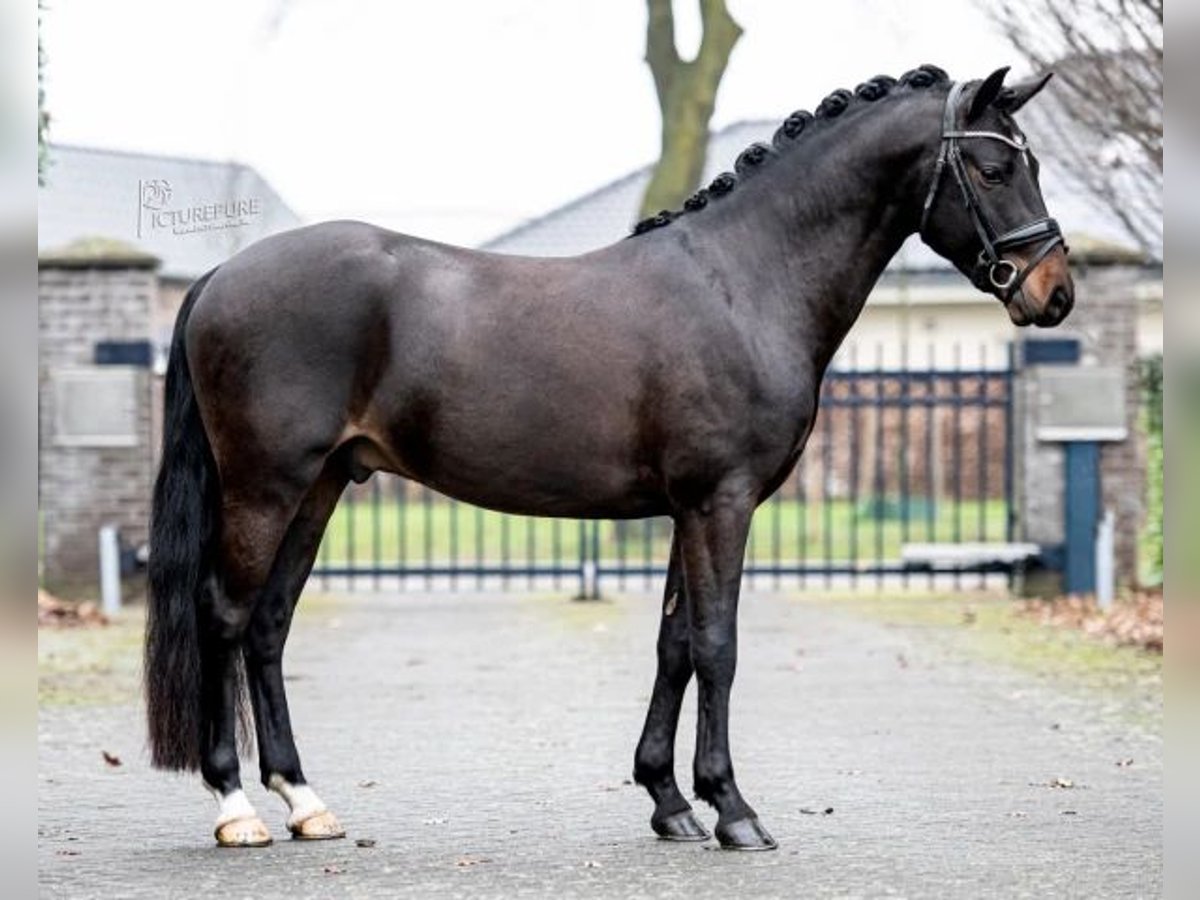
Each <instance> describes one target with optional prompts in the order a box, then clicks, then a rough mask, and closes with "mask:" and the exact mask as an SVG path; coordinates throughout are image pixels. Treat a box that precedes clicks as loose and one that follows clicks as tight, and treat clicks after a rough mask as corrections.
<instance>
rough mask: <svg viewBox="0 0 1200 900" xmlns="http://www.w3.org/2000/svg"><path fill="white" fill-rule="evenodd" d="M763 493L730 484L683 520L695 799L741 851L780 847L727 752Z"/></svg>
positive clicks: (721, 836) (728, 843)
mask: <svg viewBox="0 0 1200 900" xmlns="http://www.w3.org/2000/svg"><path fill="white" fill-rule="evenodd" d="M756 497H757V491H753V490H749V489H747V487H746V486H744V485H727V486H725V487H723V488H720V489H718V490H717V491H716V492H714V494H713V495H712V496H711V497H709V498H707V500H706V501H705V503H704V504H703V506H702V507H701V508H699V509H694V510H688V511H685V512H683V513H681V514H680V515H679V516H678V517H677V521H676V528H677V529H678V531H679V534H680V553H681V557H682V563H683V572H684V580H685V583H686V585H687V592H686V593H687V599H688V612H689V617H690V619H689V623H688V624H689V628H690V632H691V645H692V662H693V664H694V665H695V667H696V680H697V682H698V687H699V690H698V694H699V712H698V716H697V722H696V757H695V762H694V768H693V772H694V775H695V789H696V796H698V797H700V799H702V800H704V801H706V802H707V803H710V804H711V805H713V806H714V807H716V809H717V813H718V819H717V827H716V835H717V839H718V840H719V841H720V842H721V846H723V847H727V848H730V849H737V850H770V849H773V848H774V847H775V846H776V844H775V841H774V840H773V839H772V838H771V836H770V835H769V834H768V833H767V831H766V829H764V828H763V827H762V826H761V825H760V824H759V822H758V817H757V815H756V814H755V812H754V810H753V809H751V807H750V805H749V804H748V803H747V802H746V801H745V800H744V799H743V798H742V795H741V792H740V791H739V790H738V787H737V783H736V781H735V780H734V775H733V761H732V759H731V758H730V753H729V694H730V690H731V689H732V687H733V676H734V671H735V669H736V668H737V607H738V592H739V589H740V587H741V577H742V560H743V555H744V553H745V549H746V537H747V535H748V534H749V530H750V518H751V516H752V515H753V512H754V500H755V498H756Z"/></svg>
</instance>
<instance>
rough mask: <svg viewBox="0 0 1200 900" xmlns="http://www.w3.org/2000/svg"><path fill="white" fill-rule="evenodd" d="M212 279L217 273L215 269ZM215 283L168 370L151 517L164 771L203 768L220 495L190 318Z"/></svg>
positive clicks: (150, 703) (150, 702)
mask: <svg viewBox="0 0 1200 900" xmlns="http://www.w3.org/2000/svg"><path fill="white" fill-rule="evenodd" d="M213 271H216V270H215V269H214V270H213ZM211 276H212V272H208V273H207V274H205V275H203V276H202V277H201V278H199V279H198V280H197V281H196V282H195V283H194V284H193V285H192V286H191V288H189V289H188V292H187V296H186V297H185V298H184V301H183V306H182V307H181V309H180V310H179V316H178V317H177V318H176V320H175V332H174V335H173V336H172V338H171V355H170V360H169V362H168V364H167V379H166V382H167V383H166V398H165V404H164V406H165V410H164V416H163V447H162V462H161V464H160V466H159V470H158V479H157V481H156V482H155V484H154V499H153V505H152V508H151V514H150V559H149V602H148V608H147V616H146V656H145V670H144V679H145V690H146V714H147V721H148V723H149V734H150V759H151V762H152V763H153V764H154V766H155V767H157V768H160V769H185V770H195V769H196V768H198V767H199V764H200V737H201V730H200V729H201V725H200V703H201V684H200V626H199V622H198V620H197V611H198V610H197V606H198V603H199V600H200V594H201V591H204V590H206V589H207V586H206V582H208V580H209V579H210V578H211V577H212V576H213V575H214V574H215V572H216V553H217V544H218V540H219V537H220V530H221V521H220V509H221V507H220V502H221V495H220V488H219V485H218V480H217V468H216V462H215V460H214V459H213V455H212V448H211V446H210V444H209V441H208V435H207V434H206V433H205V431H204V423H203V422H202V421H201V419H200V409H199V407H198V406H197V404H196V394H195V391H194V389H193V387H192V375H191V372H190V370H189V368H188V359H187V348H186V346H185V340H184V334H185V332H186V329H187V322H188V317H189V316H190V315H191V312H192V308H193V307H194V306H195V304H196V300H197V298H198V297H199V296H200V294H201V292H202V291H203V290H204V285H205V284H206V283H207V281H208V279H209V278H210V277H211Z"/></svg>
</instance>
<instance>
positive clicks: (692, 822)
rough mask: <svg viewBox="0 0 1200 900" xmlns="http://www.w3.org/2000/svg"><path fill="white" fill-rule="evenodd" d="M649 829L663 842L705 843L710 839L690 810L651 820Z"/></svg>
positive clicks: (706, 830) (705, 829)
mask: <svg viewBox="0 0 1200 900" xmlns="http://www.w3.org/2000/svg"><path fill="white" fill-rule="evenodd" d="M650 827H651V828H653V829H654V833H655V834H657V835H658V836H659V837H660V838H662V839H663V840H664V841H707V840H708V839H709V838H710V837H712V835H711V834H709V833H708V829H707V828H705V827H704V826H703V825H702V824H701V823H700V820H699V819H697V818H696V814H695V813H694V812H692V811H691V810H690V809H685V810H684V811H683V812H677V813H675V814H674V815H670V816H667V817H666V818H665V819H651V820H650Z"/></svg>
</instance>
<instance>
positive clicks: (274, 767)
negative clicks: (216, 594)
mask: <svg viewBox="0 0 1200 900" xmlns="http://www.w3.org/2000/svg"><path fill="white" fill-rule="evenodd" d="M346 481H347V478H346V475H345V474H344V471H343V467H342V465H341V464H340V461H339V460H338V459H337V458H336V457H335V458H334V459H331V460H330V462H329V463H328V464H327V466H326V468H325V471H324V472H323V473H322V475H321V478H320V479H319V480H318V481H317V483H316V484H315V485H314V486H313V488H312V489H311V490H310V491H309V493H308V495H307V496H306V497H305V499H304V502H303V504H301V506H300V510H299V511H298V512H297V513H296V517H295V519H293V520H292V523H291V525H290V526H289V528H288V532H287V536H286V537H285V538H284V540H283V544H282V545H281V546H280V548H279V553H278V555H277V556H276V558H275V563H274V565H273V566H272V568H271V576H270V578H269V579H268V581H267V586H266V587H265V588H264V589H263V592H262V595H261V596H260V597H259V600H258V603H257V604H256V605H255V608H254V613H253V614H252V616H251V619H250V625H249V627H248V628H247V631H246V639H245V659H246V676H247V681H248V683H249V687H250V699H251V702H252V703H253V706H254V723H255V728H256V734H257V738H258V763H259V769H260V771H261V773H262V782H263V784H264V785H265V786H266V787H267V788H269V789H270V790H272V791H274V792H276V793H277V794H279V795H280V796H281V797H282V798H283V799H284V801H285V802H286V803H287V804H288V809H289V816H288V822H287V827H288V830H289V831H291V833H292V836H293V837H295V838H301V839H307V840H319V839H327V838H340V837H344V836H345V831H344V830H343V829H342V826H341V825H340V824H339V822H338V820H337V818H336V817H335V816H334V815H333V813H331V812H329V810H328V809H326V807H325V804H324V803H322V802H321V800H320V798H319V797H318V796H317V795H316V793H315V792H314V791H313V789H312V788H311V787H309V786H308V782H307V780H306V779H305V777H304V773H303V772H302V771H301V768H300V755H299V753H298V752H297V750H296V743H295V740H294V738H293V737H292V725H291V719H290V716H289V714H288V704H287V693H286V691H285V688H284V682H283V648H284V644H285V643H286V641H287V636H288V631H289V629H290V627H291V624H292V613H293V611H294V610H295V608H296V601H297V600H298V599H299V596H300V592H301V591H302V590H303V588H304V583H305V581H306V580H307V579H308V574H309V572H310V571H311V570H312V566H313V561H314V560H315V559H316V556H317V551H318V549H319V547H320V544H321V537H322V535H323V534H324V532H325V526H326V524H327V523H328V521H329V516H330V515H331V514H332V512H333V509H334V507H335V506H336V505H337V501H338V498H339V497H340V496H341V493H342V489H343V488H344V487H345V486H346Z"/></svg>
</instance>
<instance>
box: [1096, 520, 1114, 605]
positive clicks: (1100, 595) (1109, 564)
mask: <svg viewBox="0 0 1200 900" xmlns="http://www.w3.org/2000/svg"><path fill="white" fill-rule="evenodd" d="M1116 530H1117V529H1116V516H1114V515H1113V511H1112V510H1111V509H1106V510H1105V511H1104V516H1103V518H1101V519H1100V527H1099V528H1097V529H1096V605H1097V606H1099V607H1100V608H1101V609H1108V608H1109V607H1110V606H1112V602H1113V594H1114V592H1115V589H1116V583H1115V582H1116V560H1115V559H1114V556H1115V553H1116V546H1115V545H1116Z"/></svg>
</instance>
